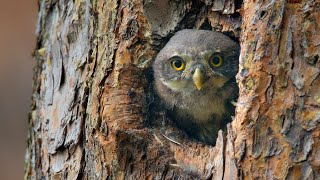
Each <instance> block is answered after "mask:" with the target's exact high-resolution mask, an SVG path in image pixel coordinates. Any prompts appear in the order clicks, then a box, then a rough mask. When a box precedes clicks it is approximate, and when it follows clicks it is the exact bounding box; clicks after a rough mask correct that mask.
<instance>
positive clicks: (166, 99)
mask: <svg viewBox="0 0 320 180" xmlns="http://www.w3.org/2000/svg"><path fill="white" fill-rule="evenodd" d="M239 53H240V47H239V44H238V43H236V42H235V41H233V40H231V39H230V38H229V37H228V36H226V35H224V34H222V33H219V32H214V31H208V30H191V29H185V30H181V31H178V32H177V33H176V34H175V35H174V36H173V37H172V38H171V39H170V40H169V42H168V43H167V44H166V45H165V46H164V48H163V49H162V50H161V51H160V52H159V53H158V55H157V56H156V58H155V62H154V64H153V71H154V81H155V87H154V88H155V92H156V93H157V94H158V96H159V97H160V99H161V100H162V102H163V104H164V105H165V107H166V109H167V110H168V112H169V115H170V116H172V117H173V119H174V122H175V124H176V125H177V127H178V128H181V129H182V130H183V131H184V132H185V133H186V134H187V135H188V136H189V137H190V138H192V139H195V140H198V141H200V142H203V143H206V144H214V143H215V141H216V137H217V132H218V130H219V129H221V127H223V126H224V125H225V124H226V123H228V122H230V121H231V116H232V115H234V106H233V105H232V104H231V102H232V101H235V100H236V98H237V96H238V86H237V84H236V81H235V75H236V74H237V72H238V65H239V63H238V59H239Z"/></svg>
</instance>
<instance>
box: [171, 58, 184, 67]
mask: <svg viewBox="0 0 320 180" xmlns="http://www.w3.org/2000/svg"><path fill="white" fill-rule="evenodd" d="M173 64H174V66H175V67H176V68H180V67H181V66H182V62H181V61H179V60H175V61H174V62H173Z"/></svg>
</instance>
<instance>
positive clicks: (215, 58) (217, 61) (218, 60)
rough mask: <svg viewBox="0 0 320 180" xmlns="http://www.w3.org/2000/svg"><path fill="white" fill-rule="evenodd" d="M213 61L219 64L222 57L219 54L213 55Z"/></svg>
mask: <svg viewBox="0 0 320 180" xmlns="http://www.w3.org/2000/svg"><path fill="white" fill-rule="evenodd" d="M212 63H213V64H219V63H220V59H219V58H218V57H217V56H213V58H212Z"/></svg>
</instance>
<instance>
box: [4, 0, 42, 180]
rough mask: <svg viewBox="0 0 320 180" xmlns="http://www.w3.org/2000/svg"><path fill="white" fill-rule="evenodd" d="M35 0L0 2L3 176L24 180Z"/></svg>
mask: <svg viewBox="0 0 320 180" xmlns="http://www.w3.org/2000/svg"><path fill="white" fill-rule="evenodd" d="M37 4H38V3H37V1H36V0H32V1H25V0H10V1H1V3H0V143H1V144H0V179H1V180H7V179H8V180H12V179H13V180H14V179H22V178H23V174H24V153H25V148H26V137H27V125H28V123H27V122H28V112H29V106H30V102H31V101H30V99H31V94H32V66H33V61H34V60H33V58H32V52H33V50H34V47H35V42H36V40H35V39H36V37H35V26H36V18H37V10H38V5H37Z"/></svg>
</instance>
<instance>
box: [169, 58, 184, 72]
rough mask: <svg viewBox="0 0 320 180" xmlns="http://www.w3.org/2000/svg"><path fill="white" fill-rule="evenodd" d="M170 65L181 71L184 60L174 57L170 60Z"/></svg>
mask: <svg viewBox="0 0 320 180" xmlns="http://www.w3.org/2000/svg"><path fill="white" fill-rule="evenodd" d="M171 66H172V67H173V69H175V70H177V71H181V70H183V68H184V62H183V61H182V60H181V59H180V58H174V59H173V60H172V61H171Z"/></svg>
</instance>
